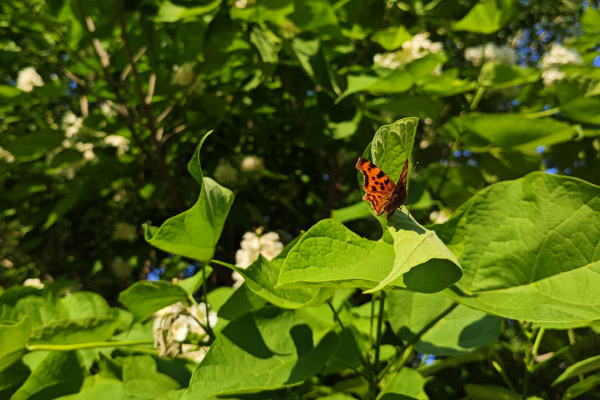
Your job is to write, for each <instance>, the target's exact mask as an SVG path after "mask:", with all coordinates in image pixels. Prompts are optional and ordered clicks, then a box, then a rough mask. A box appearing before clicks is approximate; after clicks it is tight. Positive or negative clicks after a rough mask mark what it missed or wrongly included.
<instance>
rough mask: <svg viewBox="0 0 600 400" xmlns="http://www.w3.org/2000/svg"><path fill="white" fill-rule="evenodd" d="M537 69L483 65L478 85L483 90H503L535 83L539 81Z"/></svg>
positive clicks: (494, 64)
mask: <svg viewBox="0 0 600 400" xmlns="http://www.w3.org/2000/svg"><path fill="white" fill-rule="evenodd" d="M540 75H541V73H540V70H539V69H537V68H521V67H516V66H512V65H505V64H500V63H491V62H489V63H485V64H484V65H483V67H481V71H480V72H479V78H478V81H479V84H480V85H481V86H483V87H485V88H492V89H503V88H507V87H511V86H517V85H523V84H525V83H531V82H536V81H538V80H539V79H540Z"/></svg>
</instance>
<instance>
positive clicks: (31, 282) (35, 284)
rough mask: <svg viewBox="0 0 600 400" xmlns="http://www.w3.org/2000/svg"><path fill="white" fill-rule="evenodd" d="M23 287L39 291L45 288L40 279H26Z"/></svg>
mask: <svg viewBox="0 0 600 400" xmlns="http://www.w3.org/2000/svg"><path fill="white" fill-rule="evenodd" d="M23 286H30V287H34V288H38V289H43V288H44V284H43V283H42V281H40V280H39V279H38V278H33V279H25V282H23Z"/></svg>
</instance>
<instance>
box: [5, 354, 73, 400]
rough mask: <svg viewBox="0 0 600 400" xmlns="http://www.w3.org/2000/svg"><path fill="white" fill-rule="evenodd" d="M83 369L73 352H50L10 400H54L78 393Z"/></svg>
mask: <svg viewBox="0 0 600 400" xmlns="http://www.w3.org/2000/svg"><path fill="white" fill-rule="evenodd" d="M82 383H83V368H82V366H81V364H80V361H79V359H78V358H77V354H76V353H75V352H62V351H52V352H49V353H48V355H46V357H44V359H43V360H42V362H41V363H40V364H39V365H38V366H37V367H36V368H35V370H34V371H33V372H32V373H31V375H29V377H28V378H27V380H26V381H25V383H24V384H23V386H21V387H20V388H19V389H18V390H17V391H16V392H15V394H13V396H12V397H11V400H27V399H31V398H35V399H54V398H57V397H60V396H64V395H67V394H71V393H76V392H78V391H79V388H80V387H81V384H82Z"/></svg>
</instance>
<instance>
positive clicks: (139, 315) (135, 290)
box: [119, 281, 188, 320]
mask: <svg viewBox="0 0 600 400" xmlns="http://www.w3.org/2000/svg"><path fill="white" fill-rule="evenodd" d="M187 298H188V292H187V291H186V290H185V289H184V288H182V287H181V286H179V285H176V284H174V283H171V282H165V281H156V282H152V281H139V282H136V283H134V284H133V285H131V286H129V287H128V288H127V289H125V290H124V291H122V292H121V293H120V294H119V301H120V302H121V303H123V305H124V306H125V307H127V308H128V309H129V310H130V311H131V312H133V314H134V316H135V318H136V319H137V320H143V319H145V318H147V317H148V316H150V315H151V314H152V313H153V312H155V311H158V310H160V309H161V308H164V307H167V306H170V305H171V304H174V303H177V302H178V301H185V300H186V299H187Z"/></svg>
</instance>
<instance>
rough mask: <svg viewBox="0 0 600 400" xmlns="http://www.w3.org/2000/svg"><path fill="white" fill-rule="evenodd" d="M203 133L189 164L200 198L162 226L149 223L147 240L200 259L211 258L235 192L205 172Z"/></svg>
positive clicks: (166, 249)
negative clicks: (202, 165) (201, 157)
mask: <svg viewBox="0 0 600 400" xmlns="http://www.w3.org/2000/svg"><path fill="white" fill-rule="evenodd" d="M208 135H210V132H209V133H207V134H206V135H204V137H203V138H202V140H201V141H200V144H198V147H197V148H196V152H195V154H194V157H193V158H192V160H191V161H190V162H189V164H188V170H189V172H190V174H191V175H192V176H193V177H194V178H195V179H196V182H198V183H199V184H200V185H201V190H200V196H199V197H198V201H197V202H196V204H194V206H192V208H190V209H189V210H187V211H185V212H183V213H181V214H179V215H176V216H174V217H172V218H169V219H168V220H167V221H165V222H164V223H163V224H162V225H161V226H160V228H157V227H154V226H146V240H147V241H148V243H150V244H151V245H153V246H155V247H158V248H159V249H161V250H164V251H168V252H171V253H175V254H180V255H182V256H186V257H190V258H194V259H196V260H200V261H204V262H206V261H210V260H211V259H212V256H213V254H214V252H215V246H216V245H217V242H218V240H219V237H220V235H221V231H222V230H223V225H224V224H225V219H226V218H227V214H229V209H230V208H231V205H232V204H233V198H234V195H233V192H231V190H229V189H227V188H224V187H223V186H221V185H219V184H218V183H216V182H215V181H214V180H212V179H210V178H205V177H204V176H203V175H202V167H201V165H200V149H201V147H202V144H203V143H204V141H205V140H206V138H207V137H208Z"/></svg>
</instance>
